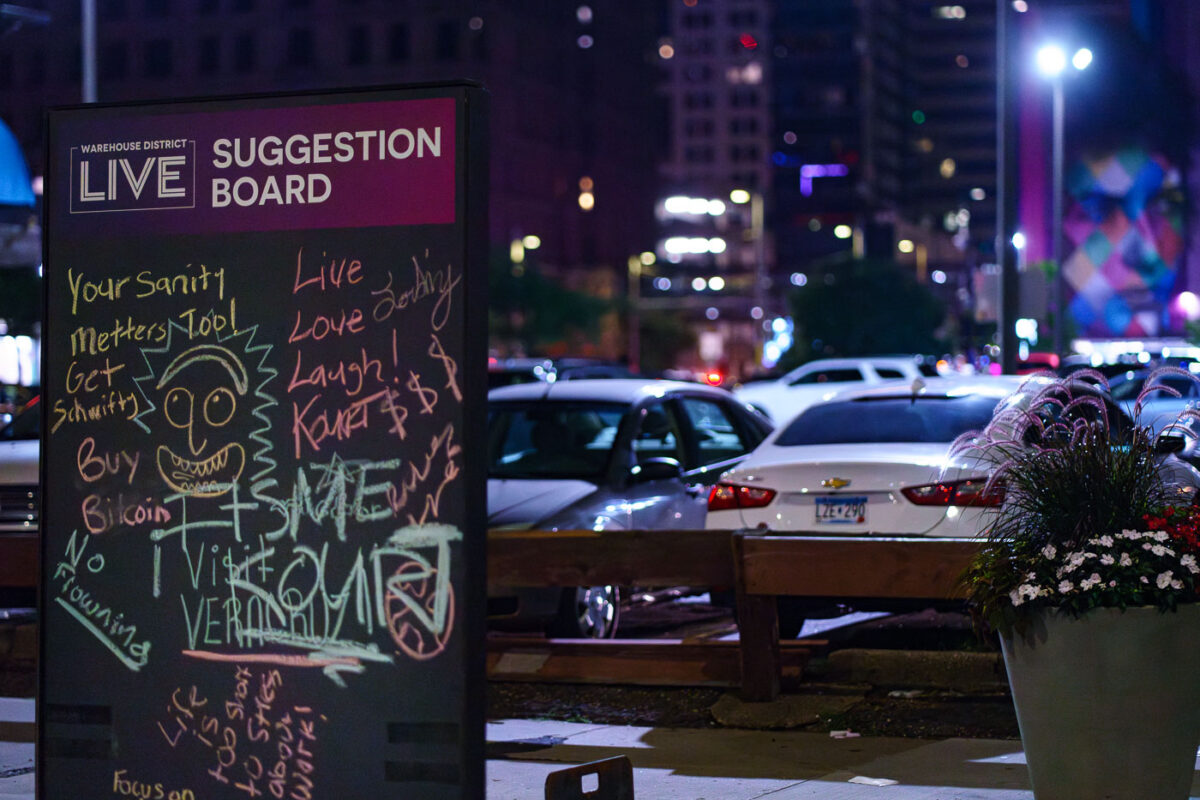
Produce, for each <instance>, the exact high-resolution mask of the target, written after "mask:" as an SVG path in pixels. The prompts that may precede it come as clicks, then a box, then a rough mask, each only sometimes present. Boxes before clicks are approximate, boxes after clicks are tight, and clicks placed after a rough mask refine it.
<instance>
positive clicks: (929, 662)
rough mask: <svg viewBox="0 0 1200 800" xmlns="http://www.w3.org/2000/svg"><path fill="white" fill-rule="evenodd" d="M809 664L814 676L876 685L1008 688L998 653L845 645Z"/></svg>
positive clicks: (973, 689) (959, 689)
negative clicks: (822, 660)
mask: <svg viewBox="0 0 1200 800" xmlns="http://www.w3.org/2000/svg"><path fill="white" fill-rule="evenodd" d="M813 666H814V669H813V670H812V672H813V673H814V674H813V677H814V678H818V679H820V680H829V681H838V682H844V683H856V684H862V683H866V684H870V685H872V686H875V687H878V688H889V689H894V688H905V689H940V690H944V691H956V692H964V693H973V692H979V693H993V692H997V691H1004V692H1007V691H1008V673H1007V672H1005V669H1004V660H1003V658H1001V656H1000V654H999V653H969V652H963V651H959V650H945V651H943V650H866V649H857V648H847V649H845V650H835V651H834V652H832V653H830V654H829V656H828V658H827V660H826V661H825V663H824V664H823V665H822V666H821V667H820V668H817V667H816V665H813Z"/></svg>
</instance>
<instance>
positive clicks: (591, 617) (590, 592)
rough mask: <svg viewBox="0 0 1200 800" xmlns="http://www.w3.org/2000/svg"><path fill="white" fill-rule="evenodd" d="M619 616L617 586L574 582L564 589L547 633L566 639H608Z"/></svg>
mask: <svg viewBox="0 0 1200 800" xmlns="http://www.w3.org/2000/svg"><path fill="white" fill-rule="evenodd" d="M620 617H621V590H620V588H619V587H617V586H611V585H610V586H577V587H574V588H570V589H563V593H562V600H561V601H560V602H559V605H558V616H557V617H556V618H555V619H554V622H552V623H551V624H550V627H549V628H548V629H547V631H546V632H547V633H548V634H550V635H551V636H557V637H561V638H567V639H611V638H612V637H613V636H615V635H616V633H617V622H618V621H619V620H620Z"/></svg>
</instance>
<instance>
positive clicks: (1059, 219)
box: [1037, 44, 1092, 356]
mask: <svg viewBox="0 0 1200 800" xmlns="http://www.w3.org/2000/svg"><path fill="white" fill-rule="evenodd" d="M1067 63H1068V62H1067V54H1066V51H1064V50H1063V49H1062V48H1061V47H1059V46H1058V45H1054V44H1048V45H1045V46H1044V47H1042V48H1041V49H1039V50H1038V51H1037V65H1038V69H1039V70H1040V71H1041V73H1042V74H1043V75H1045V76H1046V77H1047V78H1049V79H1050V87H1051V91H1052V97H1053V100H1052V104H1053V111H1052V115H1053V147H1054V153H1053V163H1052V166H1051V169H1052V170H1053V182H1052V186H1051V189H1050V191H1051V193H1052V195H1053V196H1052V197H1051V212H1050V213H1051V229H1050V253H1051V255H1050V258H1051V260H1052V261H1053V262H1054V270H1055V272H1054V352H1055V353H1057V354H1058V355H1060V356H1061V355H1062V353H1063V333H1064V331H1063V329H1064V328H1065V327H1066V285H1067V284H1066V276H1065V275H1064V274H1063V263H1062V255H1063V254H1062V227H1063V197H1062V195H1063V112H1064V106H1065V105H1066V102H1065V100H1064V97H1063V73H1064V72H1065V71H1066V69H1067ZM1091 63H1092V51H1091V50H1088V49H1087V48H1080V49H1079V50H1076V51H1075V54H1074V55H1073V56H1072V57H1071V60H1070V64H1071V66H1073V67H1074V68H1075V69H1076V70H1080V71H1082V70H1085V69H1087V68H1088V65H1089V64H1091Z"/></svg>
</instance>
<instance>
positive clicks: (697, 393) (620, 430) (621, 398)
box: [487, 378, 771, 638]
mask: <svg viewBox="0 0 1200 800" xmlns="http://www.w3.org/2000/svg"><path fill="white" fill-rule="evenodd" d="M770 430H771V425H770V423H769V422H768V421H767V420H766V419H764V418H763V417H762V415H760V414H758V413H757V412H755V411H754V410H753V409H751V408H749V407H748V406H746V405H745V404H743V403H739V402H738V401H737V400H736V399H735V398H734V396H733V395H732V394H730V393H729V392H727V391H725V390H724V389H717V388H714V387H711V386H704V385H702V384H698V383H683V382H676V381H662V380H651V379H648V378H637V379H629V378H604V379H590V380H565V381H554V382H548V381H539V382H537V383H523V384H519V385H515V386H505V387H500V388H496V389H492V390H491V391H490V392H488V441H487V471H488V485H487V492H488V494H487V498H488V526H489V527H490V528H494V529H507V530H527V529H531V528H537V529H541V530H569V529H583V530H613V529H624V530H654V529H695V528H703V527H704V517H705V514H706V513H707V512H706V497H707V494H708V491H707V490H708V486H709V485H710V484H712V483H713V482H714V481H715V480H716V479H717V477H718V476H719V475H720V474H721V473H722V472H724V471H725V470H726V469H728V468H729V467H731V466H733V465H735V464H737V463H738V462H739V461H741V459H742V458H744V457H745V456H746V454H747V453H749V452H750V451H751V450H753V449H754V448H755V447H756V446H757V445H758V444H759V443H760V442H761V441H762V440H763V437H765V436H766V435H767V433H768V432H769V431H770ZM620 604H621V591H620V588H619V587H616V586H581V587H577V588H568V589H562V590H560V589H553V588H552V589H529V588H517V587H510V588H507V589H506V588H494V591H493V592H492V593H490V594H489V596H488V619H489V621H490V624H491V625H492V626H493V627H494V628H497V629H504V628H530V627H543V628H545V629H546V630H547V631H548V632H550V633H551V634H552V635H555V636H566V637H571V638H580V637H590V638H608V637H611V636H613V635H614V634H615V632H616V629H617V625H618V624H619V616H620Z"/></svg>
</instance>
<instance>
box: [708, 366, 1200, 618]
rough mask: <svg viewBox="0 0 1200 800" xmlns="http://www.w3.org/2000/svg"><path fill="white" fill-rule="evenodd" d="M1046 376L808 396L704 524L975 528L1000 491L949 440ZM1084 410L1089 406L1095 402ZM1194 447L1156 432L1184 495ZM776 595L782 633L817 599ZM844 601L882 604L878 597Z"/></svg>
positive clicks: (892, 532) (1016, 403) (853, 530)
mask: <svg viewBox="0 0 1200 800" xmlns="http://www.w3.org/2000/svg"><path fill="white" fill-rule="evenodd" d="M1051 382H1052V381H1049V380H1047V379H1045V378H1037V377H1024V376H1013V375H1000V376H994V377H980V378H974V379H966V378H949V379H948V378H941V379H930V380H928V381H925V382H924V386H923V387H917V386H914V387H905V386H897V385H892V386H885V387H876V388H873V389H864V390H860V391H856V392H848V393H845V394H841V395H839V396H838V397H837V398H835V399H834V400H832V401H829V402H825V403H820V404H817V405H813V406H812V407H810V408H809V409H808V410H807V411H805V412H804V413H802V414H800V415H799V416H797V417H796V418H795V419H793V420H792V421H791V422H790V423H789V424H787V425H784V426H782V427H780V428H777V429H776V430H775V432H774V433H772V434H771V435H770V436H768V437H767V438H766V439H765V440H764V441H763V443H762V444H761V445H759V447H758V448H757V449H755V451H754V452H753V453H751V454H750V455H749V456H748V457H747V458H746V460H745V461H743V462H742V463H741V464H740V465H739V466H737V467H736V468H734V469H731V470H728V471H727V472H725V473H724V474H723V475H722V476H721V478H720V480H719V481H718V482H717V483H716V484H715V485H714V486H713V487H712V489H711V490H710V492H709V501H708V518H707V520H706V524H707V527H709V528H713V529H742V528H752V529H754V528H757V529H761V530H764V531H771V532H779V533H802V534H806V535H817V536H838V535H858V536H869V535H879V536H937V537H958V538H971V537H975V536H976V535H977V534H978V533H979V532H980V530H981V528H982V526H983V524H984V523H985V522H986V520H985V519H984V518H983V517H984V515H985V513H986V509H987V508H988V507H992V506H996V505H999V503H1001V502H1002V501H1003V496H1002V494H1001V493H1000V492H997V491H991V492H987V493H985V488H986V485H987V481H988V477H989V474H990V472H991V465H990V464H988V463H983V462H980V461H978V460H976V459H975V458H973V457H971V456H970V455H969V451H966V450H960V452H959V454H958V455H952V453H951V445H952V444H953V443H954V441H955V439H957V438H958V437H959V436H960V435H961V434H964V433H966V432H968V431H979V430H982V429H983V428H985V427H986V426H987V425H988V423H989V422H992V420H993V415H994V413H996V412H999V411H1000V410H1002V409H1010V408H1011V409H1013V410H1014V411H1017V412H1020V411H1021V410H1022V409H1028V408H1029V406H1030V404H1031V402H1033V401H1034V399H1035V398H1037V397H1038V395H1039V392H1041V390H1042V389H1043V388H1044V387H1046V386H1047V385H1049V383H1051ZM1095 394H1096V396H1097V397H1098V398H1099V397H1105V396H1104V395H1103V393H1101V392H1098V391H1097V392H1095ZM1080 407H1081V408H1082V409H1092V413H1096V412H1095V411H1094V409H1095V406H1093V405H1089V404H1083V405H1082V406H1080ZM1105 414H1106V415H1107V417H1108V419H1109V421H1110V422H1109V424H1110V426H1111V429H1112V430H1114V431H1117V432H1120V431H1123V430H1126V429H1127V427H1128V426H1129V425H1131V424H1132V423H1131V422H1130V420H1129V418H1128V416H1127V415H1125V414H1124V413H1123V411H1122V410H1121V409H1120V408H1119V407H1118V406H1117V405H1116V403H1114V401H1113V400H1112V399H1111V398H1106V399H1105ZM1000 419H1001V420H1005V419H1008V417H1001V418H1000ZM997 424H1001V425H1006V424H1008V423H1007V422H998V423H997ZM993 430H996V429H995V428H993ZM1195 444H1196V443H1195V442H1194V441H1193V442H1185V441H1184V439H1183V438H1180V439H1178V440H1177V441H1176V444H1175V446H1173V447H1172V446H1171V445H1170V444H1169V443H1168V442H1166V440H1162V445H1163V446H1164V449H1162V450H1160V452H1161V453H1162V454H1163V458H1164V466H1165V468H1166V470H1167V471H1168V475H1169V480H1170V482H1171V483H1172V484H1174V485H1175V486H1177V487H1178V490H1179V492H1180V502H1185V503H1186V502H1192V501H1193V499H1194V496H1195V491H1196V487H1197V486H1200V472H1198V471H1197V470H1196V468H1195V466H1194V465H1193V464H1192V463H1189V461H1192V460H1194V459H1195V458H1196V457H1195V456H1194V455H1193V453H1194V451H1195ZM1176 454H1178V455H1176ZM783 600H784V601H786V602H781V603H780V609H779V613H780V631H781V633H782V634H783V635H785V636H788V637H789V638H790V637H791V636H794V635H795V634H796V633H798V632H799V629H800V626H801V625H802V624H803V621H804V617H805V616H806V615H811V614H812V613H813V611H814V610H815V609H816V608H818V607H819V606H820V605H821V604H814V603H813V602H812V601H808V600H804V599H801V598H783ZM850 604H851V605H855V606H856V607H858V608H859V609H862V610H866V609H867V608H868V607H871V609H872V610H877V609H878V610H890V609H888V608H886V607H885V606H884V605H882V604H879V603H875V604H874V605H873V606H870V605H869V604H867V603H863V602H857V603H856V602H852V601H851V602H850ZM823 605H825V606H828V605H829V604H828V603H826V604H823Z"/></svg>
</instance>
